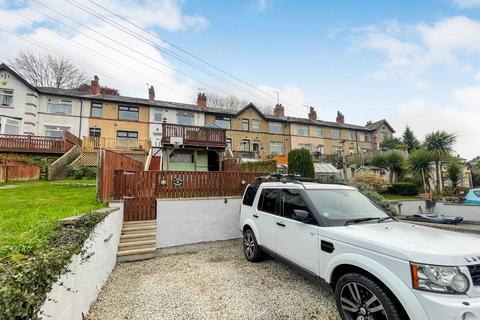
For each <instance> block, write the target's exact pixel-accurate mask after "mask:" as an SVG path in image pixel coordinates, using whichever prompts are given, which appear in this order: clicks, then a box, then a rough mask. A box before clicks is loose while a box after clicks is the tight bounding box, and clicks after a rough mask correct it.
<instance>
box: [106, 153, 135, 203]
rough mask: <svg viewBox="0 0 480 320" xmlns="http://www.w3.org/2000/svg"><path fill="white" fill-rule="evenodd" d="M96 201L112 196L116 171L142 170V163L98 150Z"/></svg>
mask: <svg viewBox="0 0 480 320" xmlns="http://www.w3.org/2000/svg"><path fill="white" fill-rule="evenodd" d="M98 157H99V159H98V174H97V199H98V201H106V200H108V199H110V198H112V196H113V191H114V172H115V171H116V170H143V163H141V162H139V161H136V160H133V159H131V158H128V157H125V156H123V155H121V154H119V153H116V152H113V151H108V150H100V151H99V153H98Z"/></svg>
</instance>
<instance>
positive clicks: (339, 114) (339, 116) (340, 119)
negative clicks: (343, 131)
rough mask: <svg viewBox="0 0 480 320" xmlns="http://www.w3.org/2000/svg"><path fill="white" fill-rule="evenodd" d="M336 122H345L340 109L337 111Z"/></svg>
mask: <svg viewBox="0 0 480 320" xmlns="http://www.w3.org/2000/svg"><path fill="white" fill-rule="evenodd" d="M336 121H337V123H345V117H344V116H343V113H341V112H340V111H337V120H336Z"/></svg>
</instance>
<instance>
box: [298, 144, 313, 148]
mask: <svg viewBox="0 0 480 320" xmlns="http://www.w3.org/2000/svg"><path fill="white" fill-rule="evenodd" d="M298 147H299V148H300V149H307V150H310V145H309V144H304V143H300V144H299V145H298Z"/></svg>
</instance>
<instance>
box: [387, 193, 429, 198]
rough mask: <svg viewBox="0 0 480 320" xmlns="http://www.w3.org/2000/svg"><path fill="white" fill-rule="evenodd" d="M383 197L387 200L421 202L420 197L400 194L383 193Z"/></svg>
mask: <svg viewBox="0 0 480 320" xmlns="http://www.w3.org/2000/svg"><path fill="white" fill-rule="evenodd" d="M382 196H383V197H384V198H385V199H387V200H420V198H419V197H418V196H402V195H399V194H388V193H382Z"/></svg>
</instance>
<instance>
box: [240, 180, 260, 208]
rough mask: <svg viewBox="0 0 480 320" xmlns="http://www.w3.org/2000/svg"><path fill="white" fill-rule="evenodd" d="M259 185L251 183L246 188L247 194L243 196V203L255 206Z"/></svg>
mask: <svg viewBox="0 0 480 320" xmlns="http://www.w3.org/2000/svg"><path fill="white" fill-rule="evenodd" d="M257 190H258V187H257V186H256V185H250V186H248V187H247V190H245V195H244V196H243V202H242V203H243V204H244V205H246V206H249V207H251V206H253V201H254V200H255V196H256V195H257Z"/></svg>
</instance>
